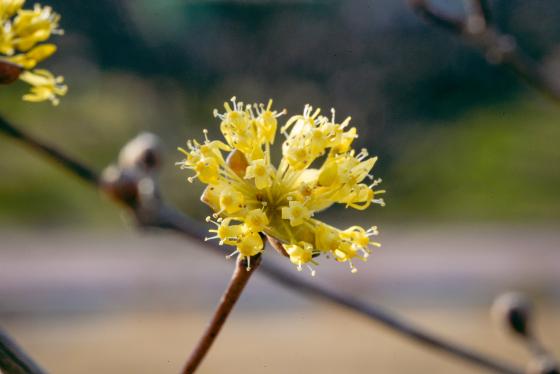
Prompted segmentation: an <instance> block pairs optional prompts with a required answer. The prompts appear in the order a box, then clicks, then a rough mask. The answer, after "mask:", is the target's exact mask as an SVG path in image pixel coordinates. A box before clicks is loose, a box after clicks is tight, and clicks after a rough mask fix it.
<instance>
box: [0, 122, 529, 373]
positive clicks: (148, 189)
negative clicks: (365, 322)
mask: <svg viewBox="0 0 560 374" xmlns="http://www.w3.org/2000/svg"><path fill="white" fill-rule="evenodd" d="M0 124H1V126H0V132H3V133H5V134H7V135H8V136H9V137H11V138H16V139H19V140H21V141H22V142H23V144H24V145H28V146H30V147H31V149H33V150H35V151H39V153H40V154H43V155H47V156H48V157H49V158H51V159H54V160H55V161H57V164H58V165H59V166H61V167H63V168H65V169H66V170H67V171H69V172H70V173H71V174H74V175H76V176H78V177H79V178H81V179H83V180H85V181H87V182H90V183H91V184H92V185H93V186H94V187H96V188H100V189H101V190H102V191H104V192H105V193H107V194H108V195H109V196H111V197H112V198H113V199H114V200H115V201H116V202H118V203H120V204H122V205H124V206H126V207H128V208H129V209H130V211H131V213H132V214H133V215H134V216H135V217H136V219H137V221H138V224H139V225H140V226H141V227H146V228H161V229H167V230H170V231H174V232H176V233H179V234H182V235H184V236H186V237H188V238H191V239H196V240H198V241H200V242H201V244H202V245H201V247H204V248H210V249H212V250H213V251H214V252H216V253H218V254H220V255H223V250H222V248H221V247H218V245H211V244H210V243H209V242H203V241H202V239H203V238H204V236H205V235H206V232H207V231H206V229H204V228H202V227H201V225H200V224H199V223H198V222H196V221H194V220H192V219H191V218H189V217H187V216H185V215H183V214H182V213H180V212H178V211H177V210H176V209H173V208H171V207H169V206H166V205H165V204H164V203H163V201H162V199H161V195H160V193H159V189H158V184H157V167H156V166H154V167H153V168H150V167H148V168H146V167H145V163H144V162H143V160H144V156H145V155H146V154H147V153H146V152H148V151H150V152H152V151H155V149H154V147H153V144H151V143H149V142H146V143H145V144H146V148H145V149H139V150H138V152H137V153H136V155H137V159H136V160H127V161H126V162H125V161H120V163H119V165H113V166H110V167H109V168H107V169H106V171H105V172H104V173H103V177H101V178H100V179H99V180H98V179H97V178H93V177H91V178H90V177H84V175H86V176H88V175H89V176H95V175H96V173H94V172H93V171H91V170H89V169H87V168H86V167H85V166H83V165H81V164H80V163H78V162H75V161H73V160H72V159H71V158H70V157H68V156H66V155H64V154H62V153H61V152H60V151H56V152H53V151H51V150H52V147H50V146H47V145H45V144H43V143H41V142H39V141H37V140H36V139H34V138H32V137H30V136H29V135H27V134H25V133H23V132H22V131H20V130H16V129H15V128H14V127H13V126H12V125H10V124H8V123H7V122H6V121H5V120H3V119H1V117H0ZM12 133H15V134H19V135H18V136H13V135H12ZM134 141H136V140H133V142H134ZM131 143H132V142H131ZM131 143H129V144H131ZM127 146H128V145H127ZM127 146H125V148H126V147H127ZM77 166H79V167H77ZM260 268H261V273H262V274H263V275H265V276H266V277H268V278H270V279H272V280H274V281H276V282H277V283H279V284H281V285H283V286H284V287H286V288H288V289H291V290H293V291H297V292H300V293H303V294H306V295H308V296H311V297H314V298H316V299H319V300H323V301H326V302H329V303H331V304H334V305H338V306H340V307H344V308H346V309H349V310H351V311H353V312H355V313H357V314H359V315H361V316H363V317H366V318H368V319H369V320H371V321H374V322H377V323H379V324H380V325H382V326H384V327H386V328H387V329H389V330H391V331H393V332H394V333H397V334H399V335H401V336H403V337H407V338H409V339H412V340H413V341H415V342H417V343H419V344H422V345H424V346H427V347H430V348H432V349H435V350H438V351H439V352H441V353H446V354H448V355H450V356H452V357H455V358H458V359H460V360H463V361H464V362H467V363H470V364H473V365H476V366H479V367H482V368H485V369H488V370H492V371H494V372H497V373H504V374H522V373H523V370H522V369H519V368H516V367H514V366H511V365H510V364H507V363H502V362H500V361H499V360H497V359H495V358H492V357H489V356H487V355H485V354H483V353H480V352H477V351H474V350H471V349H469V348H466V347H464V346H462V345H460V344H457V343H451V342H448V341H447V340H445V339H443V338H440V337H437V336H435V335H434V334H432V333H431V332H428V331H427V330H424V329H422V328H420V327H418V326H416V325H414V324H412V323H410V322H408V321H406V320H404V319H402V318H400V317H398V316H396V315H395V314H394V313H393V312H391V311H389V310H386V309H384V308H383V307H381V306H379V305H375V304H366V303H364V302H362V301H360V300H358V299H355V298H353V297H350V296H347V295H343V294H341V293H337V292H335V291H332V290H330V289H327V288H324V287H321V286H319V285H317V284H315V283H310V282H309V281H305V280H302V279H300V278H298V277H297V276H295V275H293V274H291V273H287V272H285V271H284V270H283V269H281V268H279V267H277V266H276V265H273V264H270V263H263V264H262V265H261V266H260Z"/></svg>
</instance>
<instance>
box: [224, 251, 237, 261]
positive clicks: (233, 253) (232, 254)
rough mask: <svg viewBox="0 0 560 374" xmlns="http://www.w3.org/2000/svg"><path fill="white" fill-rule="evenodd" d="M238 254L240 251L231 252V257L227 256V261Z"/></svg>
mask: <svg viewBox="0 0 560 374" xmlns="http://www.w3.org/2000/svg"><path fill="white" fill-rule="evenodd" d="M236 253H239V251H238V250H237V249H236V250H235V251H233V252H231V253H230V254H229V255H226V260H229V259H230V258H232V257H233V256H234V255H235V254H236Z"/></svg>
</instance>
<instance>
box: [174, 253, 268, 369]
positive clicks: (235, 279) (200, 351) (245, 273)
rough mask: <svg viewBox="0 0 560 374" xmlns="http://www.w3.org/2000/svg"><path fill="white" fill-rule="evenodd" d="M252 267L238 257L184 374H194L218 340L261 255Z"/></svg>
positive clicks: (252, 263)
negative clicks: (227, 283) (224, 289)
mask: <svg viewBox="0 0 560 374" xmlns="http://www.w3.org/2000/svg"><path fill="white" fill-rule="evenodd" d="M249 261H250V267H249V264H248V262H247V259H246V258H243V259H242V258H241V256H238V258H237V264H236V267H235V270H234V272H233V275H232V277H231V280H230V282H229V285H228V287H227V289H226V291H225V293H224V295H223V296H222V299H221V300H220V303H219V304H218V308H217V309H216V311H215V312H214V316H213V317H212V320H211V321H210V323H209V325H208V327H207V328H206V330H205V331H204V334H203V335H202V336H201V337H200V339H199V341H198V343H197V344H196V347H195V348H194V350H193V351H192V353H191V355H190V357H189V359H188V361H187V363H186V365H185V367H184V368H183V374H192V373H194V372H195V371H196V369H197V368H198V366H199V365H200V363H201V362H202V360H203V359H204V357H206V354H207V353H208V351H209V350H210V347H212V343H214V340H216V338H217V336H218V334H219V333H220V330H221V329H222V326H223V325H224V323H225V322H226V319H227V318H228V316H229V314H230V313H231V311H232V310H233V307H234V306H235V304H236V303H237V300H239V297H240V296H241V293H242V292H243V290H244V289H245V286H246V285H247V282H248V281H249V278H251V275H252V274H253V272H254V271H255V270H256V269H257V268H258V266H259V264H260V262H261V255H260V254H259V255H256V256H254V257H250V259H249Z"/></svg>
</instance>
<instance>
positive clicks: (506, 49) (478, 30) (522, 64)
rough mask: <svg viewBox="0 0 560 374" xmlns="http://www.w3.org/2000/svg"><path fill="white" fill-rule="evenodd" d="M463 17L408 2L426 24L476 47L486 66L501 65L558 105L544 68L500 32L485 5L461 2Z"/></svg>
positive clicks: (558, 91) (478, 0)
mask: <svg viewBox="0 0 560 374" xmlns="http://www.w3.org/2000/svg"><path fill="white" fill-rule="evenodd" d="M464 2H465V10H466V15H465V18H464V19H457V18H454V17H452V16H450V15H448V14H445V13H444V12H442V11H440V10H438V9H436V8H434V7H433V6H432V5H431V4H430V2H429V1H428V0H409V4H410V6H411V8H412V9H413V10H414V11H415V12H416V13H417V14H418V15H419V16H421V17H422V18H424V19H425V20H426V21H428V22H429V23H431V24H433V25H435V26H438V27H440V28H442V29H444V30H447V31H448V32H452V33H453V34H454V35H458V36H460V37H461V38H462V39H464V40H465V41H466V42H467V43H469V44H471V45H473V46H475V47H476V48H477V49H479V50H480V52H481V53H482V54H483V56H484V57H485V58H486V60H487V61H488V63H490V64H495V65H503V66H505V67H507V68H509V69H510V70H511V71H513V72H514V73H515V74H516V75H517V76H518V77H519V78H521V79H522V80H523V81H525V82H526V83H527V84H528V85H530V86H532V87H533V88H534V89H536V90H537V91H540V92H541V93H542V94H543V95H544V96H546V97H548V98H549V99H551V100H552V101H554V102H556V103H557V104H558V103H560V86H558V85H557V84H555V83H554V81H553V80H551V79H550V78H549V77H548V76H547V75H546V74H545V72H544V69H543V68H542V67H541V66H540V65H539V64H538V63H537V62H536V61H534V60H533V59H532V58H531V57H529V56H528V55H526V54H525V53H524V52H523V51H522V50H521V49H520V48H519V46H518V45H517V42H516V40H515V38H514V37H513V36H512V35H509V34H505V33H503V32H501V31H500V30H499V29H498V27H497V26H496V25H495V24H494V23H493V21H492V16H491V12H490V8H489V6H488V2H487V1H485V0H464Z"/></svg>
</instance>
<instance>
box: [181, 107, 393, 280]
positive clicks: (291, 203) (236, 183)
mask: <svg viewBox="0 0 560 374" xmlns="http://www.w3.org/2000/svg"><path fill="white" fill-rule="evenodd" d="M224 107H225V112H224V113H220V112H218V111H217V110H215V111H214V116H215V117H217V118H218V119H219V120H220V122H221V123H220V130H221V132H222V134H223V135H224V138H225V140H226V142H225V143H224V142H221V141H210V140H209V139H208V136H207V133H208V131H207V130H204V137H205V140H204V141H203V142H202V143H200V142H198V141H196V140H189V141H187V149H186V150H185V149H182V148H179V150H180V151H181V152H182V153H183V154H184V155H185V156H186V158H185V159H184V160H183V161H181V162H178V163H177V164H178V165H180V166H181V168H182V169H189V170H192V171H193V172H194V173H195V175H194V176H191V177H189V178H188V180H189V181H191V182H192V181H193V179H194V178H198V179H199V180H200V181H201V182H202V183H204V184H207V185H208V186H207V187H206V189H205V191H204V193H203V194H202V198H201V199H202V201H203V202H204V203H206V204H208V205H209V206H210V207H211V208H212V209H213V210H214V212H215V213H214V214H213V218H212V217H207V221H208V222H212V223H213V224H214V225H215V226H216V228H215V229H211V230H210V232H211V233H214V234H215V235H214V236H212V237H210V238H207V240H209V239H218V240H219V241H220V244H226V245H231V246H235V247H236V250H235V251H234V252H233V253H232V254H230V255H229V256H228V257H230V256H232V255H236V254H237V255H239V256H242V257H246V258H249V257H250V256H254V255H256V254H258V253H260V252H262V251H263V249H264V243H263V240H262V236H261V235H262V234H264V235H266V236H269V237H273V238H275V239H276V240H277V241H278V242H280V243H281V244H282V246H283V249H284V251H283V252H284V253H285V254H286V255H287V256H288V257H289V258H290V261H291V262H292V263H293V264H295V265H296V266H297V268H298V270H301V269H302V267H303V266H304V265H305V266H307V267H309V269H310V270H311V273H312V274H315V270H314V269H313V267H312V265H317V262H316V260H315V259H316V257H317V256H318V255H320V254H324V255H325V256H326V257H328V258H333V259H335V260H336V261H338V262H347V263H348V264H349V266H350V269H351V270H352V272H355V271H356V268H355V266H354V263H353V260H354V259H356V258H359V259H361V260H364V261H365V260H366V258H367V257H368V255H369V253H370V248H371V247H372V246H379V245H380V244H379V243H377V242H374V241H372V240H371V237H372V236H376V235H378V231H377V228H376V227H371V228H369V229H364V228H362V227H360V226H352V227H350V228H348V229H346V230H339V229H337V228H335V227H332V226H330V225H328V224H326V223H324V222H321V221H319V220H317V219H315V218H313V216H314V214H315V213H316V212H319V211H322V210H324V209H327V208H328V207H330V206H331V205H333V204H335V203H339V204H344V205H345V206H346V207H351V208H354V209H358V210H363V209H366V208H367V207H369V206H370V205H371V204H372V203H376V204H379V205H382V206H383V205H384V201H383V199H381V198H379V195H380V194H383V193H384V192H385V191H383V190H375V189H374V188H375V187H376V186H377V185H378V184H379V183H380V182H381V180H380V179H376V180H374V178H373V176H372V174H371V170H372V168H373V166H374V164H375V161H376V160H377V158H376V157H369V156H368V153H367V151H366V150H365V149H363V150H361V151H360V152H359V153H356V151H355V150H353V149H352V142H353V140H354V139H355V138H356V137H357V133H356V129H355V128H350V129H348V128H347V127H348V125H349V123H350V117H348V118H347V119H346V120H344V121H343V122H342V123H337V122H336V120H335V112H334V109H333V110H332V114H331V116H330V117H325V116H322V115H320V109H316V110H313V108H312V107H311V106H309V105H306V106H305V107H304V110H303V114H301V115H296V116H292V117H291V118H289V119H288V120H287V122H286V123H285V124H284V126H283V127H282V128H281V130H280V132H281V133H282V134H283V135H284V136H285V140H284V142H283V144H282V159H281V160H280V163H279V165H278V167H275V166H274V165H273V164H272V162H271V145H272V144H273V143H274V138H275V136H276V129H277V127H278V117H280V116H282V115H283V114H285V113H286V111H281V112H278V111H275V110H273V109H272V100H271V101H269V103H268V105H267V106H266V107H265V106H264V105H263V104H259V105H257V104H254V105H244V104H243V103H241V102H238V101H236V99H235V98H232V99H231V104H230V103H227V102H226V103H224ZM224 152H227V153H228V156H227V157H224ZM312 166H313V167H312ZM366 179H369V180H370V182H368V183H364V181H365V180H366Z"/></svg>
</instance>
